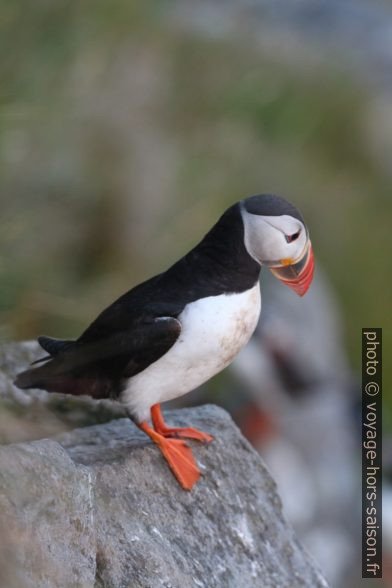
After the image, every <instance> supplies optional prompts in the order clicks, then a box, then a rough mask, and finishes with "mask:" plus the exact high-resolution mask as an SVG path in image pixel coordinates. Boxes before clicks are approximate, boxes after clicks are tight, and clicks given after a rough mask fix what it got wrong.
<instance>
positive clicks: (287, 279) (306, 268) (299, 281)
mask: <svg viewBox="0 0 392 588" xmlns="http://www.w3.org/2000/svg"><path fill="white" fill-rule="evenodd" d="M281 263H282V265H278V266H275V267H270V270H271V272H272V273H273V274H274V276H275V277H277V278H278V279H279V280H280V281H281V282H283V284H286V286H288V287H289V288H291V289H292V290H294V292H296V293H297V294H298V295H299V296H303V295H304V294H306V292H307V291H308V290H309V286H310V284H311V282H312V279H313V274H314V257H313V249H312V244H311V242H310V241H309V242H308V245H307V246H306V248H305V251H304V253H303V255H302V256H301V257H300V258H299V259H297V260H296V261H292V260H285V259H282V260H281Z"/></svg>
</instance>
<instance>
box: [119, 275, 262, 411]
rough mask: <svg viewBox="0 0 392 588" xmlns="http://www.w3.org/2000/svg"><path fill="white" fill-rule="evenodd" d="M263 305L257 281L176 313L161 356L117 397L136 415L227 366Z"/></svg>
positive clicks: (252, 328) (186, 389)
mask: <svg viewBox="0 0 392 588" xmlns="http://www.w3.org/2000/svg"><path fill="white" fill-rule="evenodd" d="M260 308H261V299H260V286H259V283H258V282H257V283H256V285H255V286H254V287H253V288H252V289H251V290H247V291H246V292H242V293H241V294H227V295H226V294H222V295H220V296H209V297H208V298H202V299H201V300H197V301H196V302H192V303H191V304H189V305H187V306H186V308H185V309H184V311H183V312H182V313H181V314H180V315H179V317H178V318H179V320H180V321H181V324H182V330H181V334H180V336H179V338H178V339H177V341H176V342H175V344H174V345H173V347H171V348H170V349H169V351H168V352H167V353H166V354H165V355H163V356H162V357H161V358H160V359H158V360H157V361H155V362H154V363H152V364H151V365H150V366H148V367H147V368H146V369H145V370H143V371H142V372H140V373H139V374H137V375H136V376H133V377H132V378H130V379H129V382H128V385H127V387H126V389H125V390H124V392H123V393H122V396H121V400H122V402H124V404H125V405H126V406H127V407H128V408H129V409H130V411H131V413H132V414H133V415H134V416H135V417H136V418H137V419H138V420H145V419H147V418H148V417H149V410H150V407H151V406H152V405H153V404H156V403H157V402H164V401H166V400H171V399H173V398H177V397H178V396H182V395H183V394H186V393H187V392H190V391H191V390H193V389H194V388H197V386H200V385H201V384H203V383H204V382H206V381H207V380H209V379H210V378H211V377H212V376H214V375H215V374H217V373H218V372H220V371H221V370H222V369H223V368H225V367H226V366H227V365H229V363H231V361H232V360H233V359H234V357H235V356H236V355H237V353H238V352H239V351H240V349H241V348H242V347H243V346H244V345H245V344H246V343H247V342H248V340H249V338H250V336H251V335H252V333H253V331H254V330H255V328H256V325H257V322H258V319H259V315H260Z"/></svg>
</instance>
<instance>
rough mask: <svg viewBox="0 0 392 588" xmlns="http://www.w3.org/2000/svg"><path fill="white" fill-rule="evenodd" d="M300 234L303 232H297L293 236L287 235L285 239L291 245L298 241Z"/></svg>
mask: <svg viewBox="0 0 392 588" xmlns="http://www.w3.org/2000/svg"><path fill="white" fill-rule="evenodd" d="M300 232H301V231H297V232H296V233H293V234H292V235H285V239H286V241H287V243H291V242H292V241H295V240H296V239H298V237H299V234H300Z"/></svg>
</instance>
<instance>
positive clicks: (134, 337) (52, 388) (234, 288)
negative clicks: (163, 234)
mask: <svg viewBox="0 0 392 588" xmlns="http://www.w3.org/2000/svg"><path fill="white" fill-rule="evenodd" d="M263 265H265V266H267V267H268V268H269V269H270V271H271V272H272V273H273V275H274V276H275V277H276V278H278V279H279V280H280V281H281V282H283V284H285V285H286V286H288V287H289V288H291V289H292V290H293V291H294V292H295V293H296V294H298V295H299V296H303V295H304V294H305V293H306V291H307V290H308V288H309V286H310V283H311V281H312V278H313V272H314V259H313V250H312V246H311V241H310V238H309V231H308V228H307V226H306V225H305V221H304V219H303V217H302V214H301V213H300V212H299V210H298V209H297V208H296V207H295V206H293V205H292V204H291V203H290V202H288V201H287V200H285V199H284V198H281V197H279V196H276V195H271V194H258V195H255V196H251V197H248V198H244V199H242V200H240V201H239V202H236V203H235V204H233V205H232V206H230V207H229V208H228V209H227V210H226V211H225V212H224V214H223V215H222V216H221V217H220V218H219V220H218V221H217V222H216V224H215V225H214V226H213V227H212V229H211V230H210V231H209V232H208V233H207V234H206V235H205V236H204V238H203V239H202V240H201V241H200V242H199V243H198V244H197V245H196V246H195V247H194V248H193V249H192V250H191V251H190V252H189V253H187V254H186V255H184V257H182V258H181V259H180V260H179V261H177V262H176V263H174V264H173V265H172V266H171V267H169V269H167V270H166V271H164V272H163V273H160V274H158V275H156V276H154V277H152V278H150V279H148V280H147V281H145V282H143V283H141V284H139V285H137V286H135V287H134V288H132V289H131V290H129V291H128V292H126V293H125V294H123V295H122V296H120V298H118V299H117V300H116V301H115V302H113V303H112V304H111V305H110V306H108V307H107V308H106V309H105V310H103V311H102V312H101V313H100V314H99V315H98V317H97V318H96V319H95V320H94V321H93V322H92V323H91V324H90V326H88V327H87V329H86V330H85V331H84V332H83V333H82V334H81V335H80V337H79V338H77V339H75V340H64V339H56V338H53V337H48V336H40V337H38V342H39V344H40V346H41V347H42V348H43V349H44V351H45V352H46V353H47V355H45V356H44V357H43V358H41V359H38V360H37V361H35V362H33V364H32V365H31V367H29V369H27V370H25V371H23V372H21V373H19V374H18V375H17V377H16V380H15V384H16V386H18V387H19V388H21V389H26V388H40V389H44V390H47V391H48V392H59V393H62V394H72V395H77V396H78V395H89V396H91V397H93V398H96V399H103V398H111V399H114V400H116V401H119V402H120V403H122V404H123V405H124V407H125V409H126V412H127V415H128V416H129V417H130V419H131V420H132V421H133V422H134V423H135V424H136V425H137V426H138V427H139V428H140V429H141V430H142V431H144V433H146V435H148V437H150V439H151V440H152V441H153V442H154V443H155V444H156V445H157V447H158V448H159V449H160V451H161V453H162V455H163V457H164V458H165V459H166V461H167V463H168V465H169V466H170V468H171V471H172V472H173V474H174V476H175V477H176V478H177V480H178V482H179V483H180V485H181V486H182V488H184V489H185V490H190V489H191V488H192V487H193V486H194V484H195V483H196V482H197V481H198V479H199V477H200V475H201V472H200V470H199V468H198V466H197V463H196V461H195V458H194V455H193V452H192V449H191V447H190V446H189V444H188V443H187V442H186V439H193V440H197V441H201V442H204V443H209V442H210V441H212V440H213V437H212V436H211V435H210V434H208V433H205V432H202V431H199V430H197V429H195V428H192V427H182V428H180V427H173V426H169V425H168V424H167V423H166V422H165V420H164V418H163V415H162V411H161V403H162V402H166V401H168V400H172V399H174V398H178V397H180V396H182V395H184V394H187V393H188V392H190V391H191V390H193V389H195V388H196V387H198V386H200V385H201V384H203V383H204V382H207V380H209V379H210V378H212V377H213V376H214V375H215V374H217V373H218V372H220V371H221V370H223V369H224V368H225V367H227V366H228V365H229V364H230V363H231V362H232V360H233V359H234V357H235V356H236V355H237V353H238V352H239V351H240V350H241V348H242V347H243V346H244V345H245V344H246V343H247V341H248V340H249V339H250V337H251V335H252V333H253V331H254V330H255V328H256V325H257V323H258V320H259V315H260V310H261V295H260V283H259V276H260V269H261V267H262V266H263ZM150 420H151V422H150Z"/></svg>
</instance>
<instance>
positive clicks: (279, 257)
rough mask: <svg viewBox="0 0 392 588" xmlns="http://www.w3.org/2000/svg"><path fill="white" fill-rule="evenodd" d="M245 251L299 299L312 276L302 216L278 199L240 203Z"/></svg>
mask: <svg viewBox="0 0 392 588" xmlns="http://www.w3.org/2000/svg"><path fill="white" fill-rule="evenodd" d="M240 208H241V215H242V219H243V223H244V232H245V235H244V237H245V247H246V249H247V251H248V253H249V255H250V256H251V257H253V259H255V260H256V261H257V262H258V263H260V264H261V265H266V266H268V267H269V269H270V270H271V272H272V273H273V274H274V276H276V277H277V278H278V279H279V280H280V281H281V282H283V283H284V284H286V286H289V287H290V288H292V290H294V292H296V293H297V294H298V295H299V296H303V295H304V294H306V292H307V290H308V289H309V286H310V284H311V281H312V278H313V272H314V259H313V251H312V245H311V242H310V239H309V232H308V229H307V227H306V225H305V221H304V219H303V217H302V214H301V213H300V212H299V210H297V208H295V206H293V205H292V204H290V202H287V200H284V198H280V197H279V196H273V195H270V194H261V195H257V196H251V197H250V198H245V199H244V200H241V202H240Z"/></svg>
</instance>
